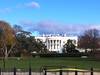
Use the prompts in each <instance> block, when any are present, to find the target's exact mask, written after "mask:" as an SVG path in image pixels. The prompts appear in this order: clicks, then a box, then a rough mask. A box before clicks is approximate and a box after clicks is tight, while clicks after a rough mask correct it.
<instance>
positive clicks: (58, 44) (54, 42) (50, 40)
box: [35, 34, 78, 53]
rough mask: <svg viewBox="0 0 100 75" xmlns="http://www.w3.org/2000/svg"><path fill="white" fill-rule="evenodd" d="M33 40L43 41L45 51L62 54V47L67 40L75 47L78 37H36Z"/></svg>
mask: <svg viewBox="0 0 100 75" xmlns="http://www.w3.org/2000/svg"><path fill="white" fill-rule="evenodd" d="M35 39H40V40H41V41H43V43H44V44H45V45H46V47H47V49H48V50H49V51H56V52H60V53H61V52H62V48H63V45H64V44H65V43H66V42H67V40H69V39H70V40H72V42H73V44H75V45H76V46H77V42H78V37H77V36H66V35H63V36H61V35H59V34H56V35H54V34H53V35H52V34H49V35H42V36H37V37H35Z"/></svg>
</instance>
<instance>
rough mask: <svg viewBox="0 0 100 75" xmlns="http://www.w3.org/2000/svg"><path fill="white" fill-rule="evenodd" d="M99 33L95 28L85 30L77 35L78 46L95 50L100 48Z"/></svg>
mask: <svg viewBox="0 0 100 75" xmlns="http://www.w3.org/2000/svg"><path fill="white" fill-rule="evenodd" d="M99 40H100V35H99V31H98V30H96V29H90V30H86V31H85V32H84V33H83V35H81V36H79V40H78V47H79V48H83V49H85V50H86V52H87V49H91V51H95V50H96V49H98V48H100V44H99V43H100V41H99Z"/></svg>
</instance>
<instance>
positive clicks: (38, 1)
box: [0, 0, 100, 34]
mask: <svg viewBox="0 0 100 75" xmlns="http://www.w3.org/2000/svg"><path fill="white" fill-rule="evenodd" d="M0 20H5V21H7V22H9V23H10V24H11V25H14V24H18V25H21V26H22V27H23V29H26V30H28V31H30V32H32V33H35V34H37V33H40V34H42V33H67V32H68V33H72V34H74V33H80V32H81V31H82V30H85V29H88V28H98V29H100V26H99V25H100V0H0Z"/></svg>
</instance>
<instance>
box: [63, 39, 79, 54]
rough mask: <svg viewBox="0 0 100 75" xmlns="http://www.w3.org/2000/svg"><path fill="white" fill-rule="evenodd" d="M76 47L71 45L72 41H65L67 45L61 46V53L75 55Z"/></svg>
mask: <svg viewBox="0 0 100 75" xmlns="http://www.w3.org/2000/svg"><path fill="white" fill-rule="evenodd" d="M75 48H76V46H75V45H74V44H73V43H72V40H70V39H69V40H67V43H66V44H65V45H64V46H63V53H77V52H78V51H77V50H76V49H75Z"/></svg>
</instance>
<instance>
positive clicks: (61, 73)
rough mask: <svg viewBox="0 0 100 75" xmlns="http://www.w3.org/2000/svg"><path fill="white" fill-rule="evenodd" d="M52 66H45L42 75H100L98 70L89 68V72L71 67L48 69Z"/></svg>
mask: <svg viewBox="0 0 100 75" xmlns="http://www.w3.org/2000/svg"><path fill="white" fill-rule="evenodd" d="M50 67H53V66H46V67H44V68H43V75H100V70H94V69H93V68H90V69H89V70H83V69H77V68H76V67H75V68H72V67H66V66H63V67H59V68H55V67H54V69H53V68H50Z"/></svg>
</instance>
